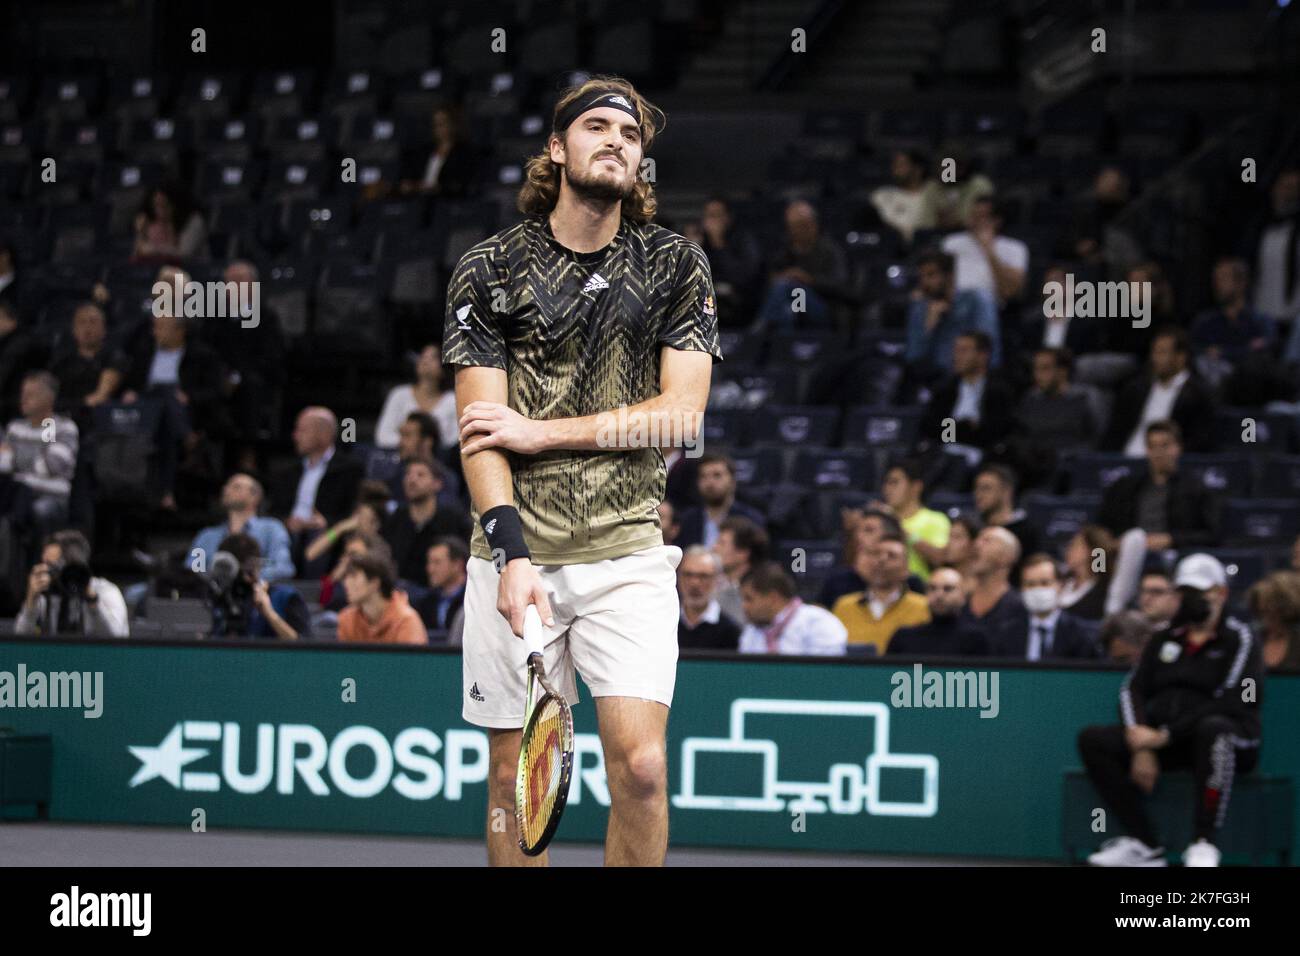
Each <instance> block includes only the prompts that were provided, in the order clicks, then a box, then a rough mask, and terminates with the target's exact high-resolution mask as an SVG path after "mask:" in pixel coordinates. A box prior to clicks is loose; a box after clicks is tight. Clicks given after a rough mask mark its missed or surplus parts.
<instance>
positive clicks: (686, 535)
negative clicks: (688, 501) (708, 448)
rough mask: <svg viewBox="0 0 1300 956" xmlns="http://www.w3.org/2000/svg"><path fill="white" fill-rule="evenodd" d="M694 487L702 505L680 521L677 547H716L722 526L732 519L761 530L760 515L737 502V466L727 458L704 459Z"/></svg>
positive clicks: (703, 457)
mask: <svg viewBox="0 0 1300 956" xmlns="http://www.w3.org/2000/svg"><path fill="white" fill-rule="evenodd" d="M695 484H696V487H697V488H698V489H699V493H700V505H699V506H697V507H693V508H687V509H686V510H685V511H683V512H682V514H681V517H680V518H679V519H678V525H679V529H678V533H677V546H678V547H680V548H689V547H690V546H691V545H693V544H702V545H704V546H705V547H706V548H711V547H713V545H714V543H715V542H716V541H717V540H718V534H719V532H720V530H721V528H722V522H723V521H725V520H726V519H727V518H729V517H731V516H733V515H734V516H737V517H741V518H748V519H749V520H750V521H752V522H754V523H755V524H756V525H759V526H760V527H761V526H762V525H763V524H764V519H763V516H762V515H761V514H759V513H758V512H757V511H755V510H754V509H753V508H750V507H749V506H747V505H744V504H741V503H740V502H739V501H737V500H736V466H735V464H734V463H733V462H732V460H731V459H730V458H728V457H726V456H725V455H701V456H700V459H699V470H698V472H697V473H696V482H695Z"/></svg>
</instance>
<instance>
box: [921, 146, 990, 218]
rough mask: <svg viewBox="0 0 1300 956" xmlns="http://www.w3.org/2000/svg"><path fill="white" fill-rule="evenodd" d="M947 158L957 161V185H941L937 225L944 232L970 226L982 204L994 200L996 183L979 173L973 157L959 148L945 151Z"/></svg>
mask: <svg viewBox="0 0 1300 956" xmlns="http://www.w3.org/2000/svg"><path fill="white" fill-rule="evenodd" d="M943 155H944V157H945V158H948V157H951V159H952V161H953V170H952V171H953V180H954V181H953V182H951V183H946V182H942V181H940V182H937V183H936V184H935V185H936V187H937V197H938V202H937V203H936V207H937V210H936V211H937V215H936V220H937V221H936V225H937V226H938V228H940V229H960V228H961V227H962V226H964V225H966V224H967V223H968V222H970V217H971V213H972V212H973V211H974V209H975V207H976V205H978V204H979V202H980V201H981V200H986V199H990V198H992V196H993V191H994V189H993V181H992V180H991V179H989V178H988V177H987V176H985V175H984V174H983V173H981V172H977V171H976V165H977V164H976V163H975V162H972V160H971V157H970V155H969V153H968V152H967V151H966V149H965V148H964V147H962V146H961V145H959V144H955V143H950V144H947V145H945V146H944V147H943Z"/></svg>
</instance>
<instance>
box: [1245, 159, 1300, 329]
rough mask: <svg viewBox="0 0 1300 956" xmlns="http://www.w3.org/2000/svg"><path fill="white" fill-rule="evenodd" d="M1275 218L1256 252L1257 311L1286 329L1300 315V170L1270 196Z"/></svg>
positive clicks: (1284, 176)
mask: <svg viewBox="0 0 1300 956" xmlns="http://www.w3.org/2000/svg"><path fill="white" fill-rule="evenodd" d="M1269 196H1270V200H1271V204H1272V218H1271V220H1270V222H1269V224H1268V225H1267V226H1266V227H1265V228H1264V231H1263V233H1262V234H1261V235H1260V237H1259V245H1258V247H1257V248H1256V250H1255V308H1256V309H1258V310H1259V311H1260V312H1262V313H1263V314H1264V315H1267V316H1271V317H1272V318H1274V319H1276V320H1277V321H1278V322H1280V323H1282V324H1283V325H1285V326H1289V327H1293V328H1294V327H1295V325H1296V323H1295V318H1296V316H1297V315H1300V166H1294V165H1292V166H1288V167H1287V168H1285V169H1283V170H1282V171H1281V172H1279V173H1278V175H1277V178H1276V179H1274V180H1273V188H1272V189H1271V190H1270V193H1269Z"/></svg>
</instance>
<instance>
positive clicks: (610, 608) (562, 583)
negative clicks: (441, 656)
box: [461, 545, 682, 730]
mask: <svg viewBox="0 0 1300 956" xmlns="http://www.w3.org/2000/svg"><path fill="white" fill-rule="evenodd" d="M681 560H682V549H681V548H678V547H676V546H674V545H658V546H657V547H653V548H646V549H645V550H644V551H637V552H635V553H634V554H627V555H624V556H623V557H621V558H608V559H606V560H604V561H593V562H591V563H589V564H551V565H540V566H538V569H537V570H538V573H539V574H540V575H541V578H542V586H543V587H544V588H545V589H546V592H547V595H548V597H549V598H550V602H551V611H552V612H553V614H554V616H555V625H554V626H553V627H546V626H545V624H543V629H544V630H545V632H546V655H545V659H546V675H547V677H549V678H550V680H551V683H552V684H554V685H555V689H556V690H557V691H558V692H559V693H561V694H563V695H564V696H565V697H566V698H568V701H569V704H570V705H573V704H576V703H578V682H577V680H576V679H575V677H574V671H575V669H576V671H577V673H578V674H581V675H582V679H583V680H584V681H585V682H586V684H587V686H588V687H589V688H590V689H591V693H592V696H593V697H639V698H642V699H644V700H654V701H658V702H659V703H661V704H663V705H664V706H667V707H671V706H672V702H673V687H674V685H675V684H676V683H677V619H678V616H679V614H680V610H679V607H678V603H677V565H678V564H680V563H681ZM466 573H467V578H468V580H467V582H466V584H465V636H464V640H463V642H462V648H461V650H462V660H463V662H464V665H463V666H464V707H463V708H462V711H461V715H462V716H463V717H464V718H465V720H467V721H468V722H469V723H471V724H476V725H477V726H479V727H495V728H499V729H504V730H512V729H518V728H520V727H523V725H524V695H525V693H526V691H527V684H528V681H527V671H526V665H527V661H526V660H525V654H524V642H523V640H522V639H520V638H518V637H516V636H515V635H514V632H512V631H511V630H510V624H509V622H507V621H506V619H505V618H504V617H502V616H501V613H500V612H499V611H498V610H497V583H498V581H499V580H500V577H501V576H500V574H498V573H497V569H496V567H495V566H494V565H493V564H492V562H491V561H485V560H484V559H483V558H475V557H471V558H470V559H469V563H468V565H467V567H466Z"/></svg>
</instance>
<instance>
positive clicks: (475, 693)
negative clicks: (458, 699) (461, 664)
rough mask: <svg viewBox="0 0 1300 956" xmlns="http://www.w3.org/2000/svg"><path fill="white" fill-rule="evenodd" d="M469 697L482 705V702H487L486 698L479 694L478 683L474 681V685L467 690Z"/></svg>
mask: <svg viewBox="0 0 1300 956" xmlns="http://www.w3.org/2000/svg"><path fill="white" fill-rule="evenodd" d="M469 696H470V697H471V698H472V699H473V700H477V701H478V702H479V703H482V702H483V701H485V700H487V698H486V697H484V696H483V695H482V694H480V693H479V690H478V681H475V682H474V684H473V686H471V687H470V689H469Z"/></svg>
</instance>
